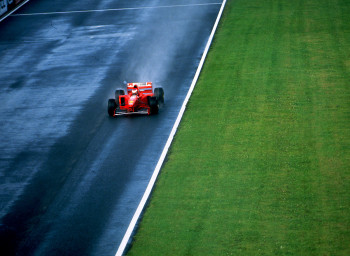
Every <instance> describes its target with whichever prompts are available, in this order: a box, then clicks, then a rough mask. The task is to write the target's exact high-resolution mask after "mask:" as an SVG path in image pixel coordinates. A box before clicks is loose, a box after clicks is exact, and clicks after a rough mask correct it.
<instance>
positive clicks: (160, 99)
mask: <svg viewBox="0 0 350 256" xmlns="http://www.w3.org/2000/svg"><path fill="white" fill-rule="evenodd" d="M154 96H156V98H157V100H158V102H159V103H164V90H163V88H161V87H159V88H155V89H154Z"/></svg>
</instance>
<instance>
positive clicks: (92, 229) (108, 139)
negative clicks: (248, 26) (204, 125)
mask: <svg viewBox="0 0 350 256" xmlns="http://www.w3.org/2000/svg"><path fill="white" fill-rule="evenodd" d="M215 2H216V3H217V2H221V1H209V0H197V1H196V0H193V1H180V0H179V1H172V0H162V1H160V0H159V1H155V0H152V1H151V0H148V1H146V0H144V1H140V0H139V1H137V0H135V1H129V0H119V1H117V0H114V1H111V0H86V1H67V0H62V1H55V2H53V1H44V0H32V1H31V2H29V3H28V4H27V5H25V6H24V7H22V8H21V9H20V10H19V11H18V12H16V13H15V15H13V16H10V17H8V18H7V19H6V20H4V21H3V22H1V23H0V65H1V67H2V69H1V71H0V81H1V83H0V102H1V106H0V186H1V190H0V241H1V242H0V250H1V251H0V254H1V255H15V254H17V255H114V254H115V253H116V251H117V249H118V246H119V244H120V242H121V240H122V238H123V235H124V233H125V231H126V229H127V227H128V225H129V222H130V220H131V218H132V216H133V214H134V212H135V210H136V208H137V205H138V203H139V201H140V199H141V197H142V195H143V193H144V190H145V189H146V186H147V184H148V181H149V179H150V177H151V175H152V173H153V170H154V168H155V166H156V164H157V162H158V159H159V156H160V154H161V152H162V150H163V147H164V145H165V143H166V140H167V138H168V135H169V133H170V131H171V129H172V126H173V124H174V122H175V119H176V117H177V114H178V112H179V110H180V107H181V104H182V102H183V100H184V98H185V96H186V93H187V90H188V88H189V87H190V84H191V82H192V79H193V76H194V74H195V71H196V68H197V65H198V63H199V61H200V58H201V55H202V53H203V50H204V47H205V44H206V42H207V40H208V37H209V35H210V32H211V29H212V27H213V25H214V22H215V19H216V16H217V14H218V12H219V9H220V5H219V4H207V3H215ZM195 4H204V5H195ZM174 5H175V6H174ZM179 5H184V6H179ZM143 7H157V8H143ZM125 8H126V9H125ZM129 8H130V9H129ZM111 9H113V10H111ZM83 10H84V11H86V10H88V11H87V12H78V11H83ZM97 10H98V11H97ZM53 12H54V13H53ZM58 12H59V13H58ZM39 13H41V14H39ZM44 13H45V14H44ZM22 14H30V15H22ZM124 81H128V82H145V81H152V82H153V83H154V86H155V87H157V86H162V87H163V88H164V91H165V105H164V106H163V108H162V109H161V110H160V112H159V114H158V115H156V116H132V117H119V118H109V117H108V115H107V100H108V98H112V97H113V95H114V90H115V89H117V88H119V87H121V88H122V87H124V84H123V82H124Z"/></svg>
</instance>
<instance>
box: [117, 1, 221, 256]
mask: <svg viewBox="0 0 350 256" xmlns="http://www.w3.org/2000/svg"><path fill="white" fill-rule="evenodd" d="M225 5H226V0H223V2H222V4H221V8H220V11H219V14H218V16H217V18H216V21H215V24H214V26H213V29H212V31H211V34H210V36H209V39H208V42H207V45H206V47H205V49H204V52H203V55H202V58H201V61H200V62H199V65H198V68H197V71H196V74H195V76H194V78H193V80H192V83H191V86H190V89H189V91H188V93H187V96H186V98H185V100H184V102H183V104H182V107H181V109H180V112H179V114H178V116H177V119H176V121H175V124H174V126H173V129H172V130H171V133H170V135H169V138H168V140H167V142H166V144H165V146H164V149H163V152H162V154H161V156H160V158H159V160H158V163H157V165H156V168H155V169H154V172H153V175H152V177H151V179H150V181H149V183H148V186H147V188H146V191H145V193H144V195H143V197H142V199H141V201H140V203H139V206H138V207H137V209H136V211H135V214H134V216H133V218H132V219H131V222H130V224H129V227H128V229H127V230H126V232H125V235H124V237H123V240H122V242H121V243H120V245H119V248H118V251H117V253H116V254H115V256H122V255H123V253H124V250H125V248H126V246H127V244H128V241H129V240H130V237H131V235H132V233H133V231H134V229H135V226H136V224H137V221H138V220H139V218H140V216H141V213H142V211H143V209H144V207H145V205H146V203H147V200H148V198H149V196H150V194H151V192H152V189H153V187H154V184H155V182H156V179H157V177H158V174H159V172H160V169H161V167H162V165H163V163H164V160H165V157H166V155H167V153H168V150H169V148H170V145H171V143H172V141H173V139H174V136H175V133H176V131H177V128H178V127H179V124H180V122H181V119H182V116H183V114H184V112H185V109H186V105H187V103H188V101H189V99H190V97H191V94H192V92H193V90H194V87H195V86H196V83H197V80H198V78H199V74H200V72H201V70H202V67H203V64H204V61H205V59H206V57H207V54H208V51H209V48H210V46H211V43H212V41H213V38H214V34H215V31H216V29H217V26H218V24H219V21H220V19H221V16H222V13H223V10H224V8H225Z"/></svg>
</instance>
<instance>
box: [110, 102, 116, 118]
mask: <svg viewBox="0 0 350 256" xmlns="http://www.w3.org/2000/svg"><path fill="white" fill-rule="evenodd" d="M116 109H117V103H116V102H115V100H114V99H109V100H108V115H109V116H114V112H115V110H116Z"/></svg>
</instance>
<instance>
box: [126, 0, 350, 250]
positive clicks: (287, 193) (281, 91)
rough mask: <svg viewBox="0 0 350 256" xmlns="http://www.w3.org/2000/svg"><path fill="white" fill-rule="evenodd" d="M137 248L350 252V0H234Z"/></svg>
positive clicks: (140, 231) (144, 221) (138, 236)
mask: <svg viewBox="0 0 350 256" xmlns="http://www.w3.org/2000/svg"><path fill="white" fill-rule="evenodd" d="M128 255H350V1H349V0H295V1H292V0H264V1H262V0H249V1H247V0H232V1H228V3H227V6H226V9H225V12H224V15H223V17H222V20H221V23H220V26H219V29H218V31H217V34H216V36H215V39H214V42H213V45H212V47H211V50H210V52H209V56H208V58H207V60H206V63H205V66H204V69H203V72H202V74H201V76H200V79H199V81H198V84H197V86H196V89H195V90H194V93H193V95H192V97H191V100H190V102H189V105H188V108H187V110H186V113H185V115H184V118H183V121H182V123H181V125H180V128H179V131H178V133H177V135H176V137H175V140H174V143H173V145H172V147H171V150H170V153H169V155H168V159H167V162H166V163H165V165H164V167H163V169H162V172H161V174H160V177H159V179H158V181H157V184H156V188H155V190H154V192H153V195H152V198H151V200H150V203H149V206H148V208H147V210H146V212H145V214H144V217H143V219H142V221H141V223H140V226H139V229H138V232H137V234H136V236H135V238H134V241H133V244H132V248H131V249H130V251H129V252H128Z"/></svg>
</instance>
